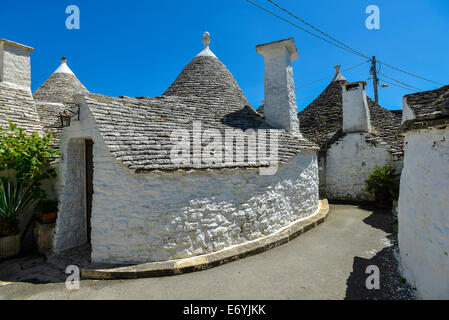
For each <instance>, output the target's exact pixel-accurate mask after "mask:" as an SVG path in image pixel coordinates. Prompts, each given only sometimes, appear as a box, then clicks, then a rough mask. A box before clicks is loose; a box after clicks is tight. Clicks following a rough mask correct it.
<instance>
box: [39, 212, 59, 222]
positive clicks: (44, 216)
mask: <svg viewBox="0 0 449 320" xmlns="http://www.w3.org/2000/svg"><path fill="white" fill-rule="evenodd" d="M56 216H57V213H56V211H55V212H48V213H41V214H39V215H38V216H37V218H38V220H39V221H40V222H42V223H53V222H55V221H56Z"/></svg>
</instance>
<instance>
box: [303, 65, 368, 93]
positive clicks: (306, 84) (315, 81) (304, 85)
mask: <svg viewBox="0 0 449 320" xmlns="http://www.w3.org/2000/svg"><path fill="white" fill-rule="evenodd" d="M367 62H369V60H367V61H364V62H362V63H359V64H356V65H355V66H352V67H349V68H346V69H343V70H342V72H347V71H349V70H352V69H355V68H357V67H360V66H362V65H364V64H366V63H367ZM329 78H332V76H326V77H323V78H321V79H317V80H314V81H311V82H308V83H305V84H303V85H300V86H299V87H297V88H296V89H300V88H304V87H308V86H311V85H312V84H315V83H318V82H321V81H324V80H326V79H329Z"/></svg>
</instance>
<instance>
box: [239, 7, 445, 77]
mask: <svg viewBox="0 0 449 320" xmlns="http://www.w3.org/2000/svg"><path fill="white" fill-rule="evenodd" d="M246 1H247V2H249V3H250V4H252V5H254V6H256V7H258V8H259V9H261V10H263V11H265V12H267V13H269V14H271V15H273V16H274V17H276V18H278V19H281V20H283V21H284V22H287V23H289V24H290V25H293V26H294V27H296V28H298V29H300V30H302V31H305V32H307V33H308V34H310V35H312V36H314V37H316V38H318V39H321V40H323V41H326V42H327V43H329V44H331V45H333V46H335V47H337V48H340V49H342V50H345V51H346V52H349V53H352V54H355V55H357V56H360V57H364V58H366V59H370V58H369V57H367V56H366V55H365V54H363V53H361V52H359V51H357V50H355V49H353V48H351V47H350V46H348V45H346V44H344V43H343V42H341V41H338V40H337V39H336V38H335V37H333V36H331V35H329V34H327V33H326V32H324V31H322V30H320V29H319V28H317V27H315V26H313V25H312V24H311V23H309V22H307V21H305V20H304V19H301V18H300V17H298V16H296V15H295V14H293V13H292V12H290V11H289V10H287V9H285V8H283V7H281V6H280V5H278V4H277V3H276V2H274V1H273V0H267V1H268V2H269V3H271V4H273V5H274V6H276V7H277V8H279V9H281V10H282V11H284V12H286V13H288V14H289V15H291V16H292V17H294V18H296V19H298V20H299V21H301V22H302V23H303V24H305V25H307V26H308V27H310V28H312V29H313V30H315V31H317V32H319V33H320V34H322V35H324V36H326V37H327V38H329V39H330V40H328V39H325V38H323V37H321V36H319V35H317V34H315V33H313V32H311V31H309V30H307V29H304V28H302V27H300V26H298V25H297V24H295V23H293V22H291V21H290V20H287V19H285V18H283V17H281V16H279V15H277V14H275V13H274V12H271V11H270V10H268V9H266V8H264V7H262V6H260V5H258V4H256V3H254V2H252V1H250V0H246ZM370 60H372V59H370ZM377 62H378V63H379V64H383V65H384V66H386V67H389V68H392V69H394V70H396V71H399V72H403V73H405V74H407V75H409V76H412V77H415V78H418V79H422V80H425V81H428V82H431V83H435V84H438V85H444V84H442V83H440V82H437V81H433V80H430V79H427V78H425V77H422V76H419V75H416V74H413V73H411V72H408V71H405V70H403V69H400V68H398V67H395V66H392V65H390V64H387V63H385V62H383V61H379V60H377ZM324 79H327V78H323V79H320V80H317V81H316V82H319V81H322V80H324Z"/></svg>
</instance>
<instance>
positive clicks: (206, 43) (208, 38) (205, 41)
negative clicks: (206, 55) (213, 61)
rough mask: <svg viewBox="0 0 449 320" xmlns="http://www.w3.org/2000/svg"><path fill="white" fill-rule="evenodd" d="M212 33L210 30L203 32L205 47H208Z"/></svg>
mask: <svg viewBox="0 0 449 320" xmlns="http://www.w3.org/2000/svg"><path fill="white" fill-rule="evenodd" d="M210 42H211V41H210V34H209V32H207V31H206V32H204V34H203V44H204V48H207V47H208V46H209V44H210Z"/></svg>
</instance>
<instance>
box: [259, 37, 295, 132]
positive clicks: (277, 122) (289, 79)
mask: <svg viewBox="0 0 449 320" xmlns="http://www.w3.org/2000/svg"><path fill="white" fill-rule="evenodd" d="M256 50H257V53H258V54H260V55H262V56H263V57H264V61H265V103H264V114H265V120H267V121H268V122H269V123H271V124H273V125H274V126H277V127H279V128H283V129H285V130H287V131H288V132H290V133H291V134H293V135H296V136H299V135H300V132H299V120H298V108H297V105H296V93H295V82H294V79H293V68H292V61H295V60H298V50H297V48H296V46H295V43H294V41H293V38H289V39H285V40H280V41H275V42H270V43H266V44H261V45H258V46H256Z"/></svg>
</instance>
